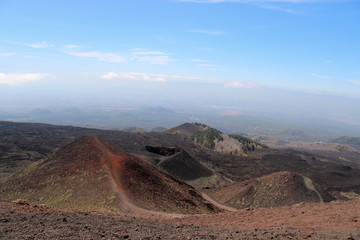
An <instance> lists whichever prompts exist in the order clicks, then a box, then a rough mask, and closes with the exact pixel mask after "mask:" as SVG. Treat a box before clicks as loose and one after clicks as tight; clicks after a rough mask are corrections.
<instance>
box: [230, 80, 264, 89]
mask: <svg viewBox="0 0 360 240" xmlns="http://www.w3.org/2000/svg"><path fill="white" fill-rule="evenodd" d="M224 87H225V88H259V87H260V85H259V84H257V83H255V82H237V81H235V82H226V83H225V85H224Z"/></svg>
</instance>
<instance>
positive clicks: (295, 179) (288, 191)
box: [209, 172, 322, 209]
mask: <svg viewBox="0 0 360 240" xmlns="http://www.w3.org/2000/svg"><path fill="white" fill-rule="evenodd" d="M209 195H210V196H211V197H213V198H214V199H215V200H217V201H218V202H220V203H222V204H225V205H227V206H231V207H234V208H238V209H242V208H248V207H250V208H262V207H278V206H284V205H292V204H296V203H310V202H321V201H322V198H321V196H320V194H319V193H318V192H317V191H316V189H315V187H314V185H313V184H312V181H311V179H309V178H306V177H304V176H301V175H299V174H297V173H293V172H277V173H273V174H271V175H266V176H264V177H260V178H255V179H252V180H248V181H244V182H238V183H234V184H231V185H229V186H226V187H223V188H220V189H216V190H212V191H210V192H209Z"/></svg>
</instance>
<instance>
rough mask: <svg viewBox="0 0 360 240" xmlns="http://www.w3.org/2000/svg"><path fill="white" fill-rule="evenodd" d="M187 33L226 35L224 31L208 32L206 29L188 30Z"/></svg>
mask: <svg viewBox="0 0 360 240" xmlns="http://www.w3.org/2000/svg"><path fill="white" fill-rule="evenodd" d="M186 31H187V32H193V33H202V34H208V35H226V33H225V32H222V31H216V30H206V29H189V30H186Z"/></svg>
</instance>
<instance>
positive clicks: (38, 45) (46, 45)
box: [24, 41, 54, 48]
mask: <svg viewBox="0 0 360 240" xmlns="http://www.w3.org/2000/svg"><path fill="white" fill-rule="evenodd" d="M24 45H25V46H28V47H32V48H49V47H53V46H54V45H53V44H51V43H48V42H45V41H43V42H38V43H27V44H24Z"/></svg>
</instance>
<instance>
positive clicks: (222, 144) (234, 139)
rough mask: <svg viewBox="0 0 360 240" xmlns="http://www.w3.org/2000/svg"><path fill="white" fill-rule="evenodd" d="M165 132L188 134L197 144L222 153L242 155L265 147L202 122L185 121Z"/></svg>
mask: <svg viewBox="0 0 360 240" xmlns="http://www.w3.org/2000/svg"><path fill="white" fill-rule="evenodd" d="M167 132H169V133H177V134H185V135H188V136H189V137H190V138H191V139H192V141H194V142H195V143H197V144H198V145H201V146H203V147H206V148H208V149H211V150H214V151H217V152H220V153H224V154H234V155H244V154H246V152H248V151H255V150H256V149H259V148H267V146H266V145H264V144H261V143H258V142H256V141H254V140H251V139H249V138H246V137H244V136H241V135H238V134H230V135H228V134H224V133H222V132H221V131H219V130H217V129H215V128H212V127H209V126H207V125H205V124H202V123H186V124H183V125H180V126H178V127H175V128H172V129H169V130H167Z"/></svg>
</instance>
